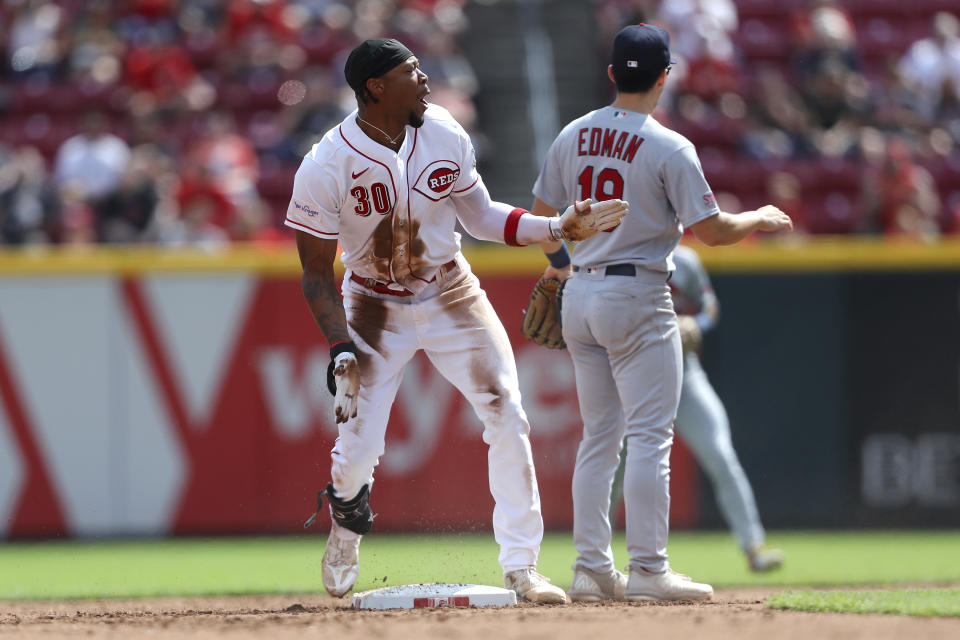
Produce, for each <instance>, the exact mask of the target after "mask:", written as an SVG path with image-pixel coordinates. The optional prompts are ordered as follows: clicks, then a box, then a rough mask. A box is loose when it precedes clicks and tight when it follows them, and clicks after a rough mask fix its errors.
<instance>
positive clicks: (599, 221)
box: [557, 198, 630, 242]
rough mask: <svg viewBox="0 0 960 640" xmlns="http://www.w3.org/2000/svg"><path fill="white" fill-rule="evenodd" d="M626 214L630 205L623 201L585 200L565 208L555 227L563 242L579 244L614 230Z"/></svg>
mask: <svg viewBox="0 0 960 640" xmlns="http://www.w3.org/2000/svg"><path fill="white" fill-rule="evenodd" d="M628 213H630V204H629V203H628V202H626V201H625V200H604V201H603V202H597V203H594V202H593V200H591V199H590V198H587V199H586V200H584V201H583V202H576V203H574V204H572V205H570V206H569V207H567V210H566V211H564V212H563V215H561V216H560V219H559V220H558V221H557V222H558V224H557V226H558V230H559V233H560V235H561V236H562V237H563V239H564V240H572V241H574V242H579V241H580V240H586V239H587V238H591V237H593V236H594V235H596V234H597V233H599V232H600V231H606V230H607V229H612V228H614V227H615V226H617V225H618V224H620V221H621V220H622V219H623V216H625V215H627V214H628ZM558 239H559V238H558Z"/></svg>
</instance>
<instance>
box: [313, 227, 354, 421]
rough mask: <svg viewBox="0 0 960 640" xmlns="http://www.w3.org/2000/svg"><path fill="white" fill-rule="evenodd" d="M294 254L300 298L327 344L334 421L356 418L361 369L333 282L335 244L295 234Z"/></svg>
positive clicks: (328, 382)
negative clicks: (297, 256)
mask: <svg viewBox="0 0 960 640" xmlns="http://www.w3.org/2000/svg"><path fill="white" fill-rule="evenodd" d="M297 251H298V252H299V254H300V264H301V265H303V280H302V283H301V286H302V287H303V297H304V298H306V300H307V306H308V307H310V312H311V313H312V314H313V317H314V319H315V320H316V321H317V326H319V327H320V331H322V332H323V335H324V336H325V337H326V338H327V341H328V342H329V343H330V366H329V367H328V368H327V389H328V390H329V391H330V393H331V394H333V398H334V400H333V407H334V413H335V414H336V419H337V422H338V423H340V422H346V421H347V420H349V419H350V418H355V417H357V398H358V395H359V390H360V366H359V364H358V361H357V347H356V345H355V344H354V343H353V341H352V340H350V334H349V333H348V332H347V316H346V313H345V312H344V310H343V298H342V297H341V296H340V292H339V291H338V290H337V285H336V283H335V282H334V279H333V263H334V260H336V257H337V241H336V240H327V239H323V238H317V237H315V236H312V235H310V234H309V233H305V232H303V231H297Z"/></svg>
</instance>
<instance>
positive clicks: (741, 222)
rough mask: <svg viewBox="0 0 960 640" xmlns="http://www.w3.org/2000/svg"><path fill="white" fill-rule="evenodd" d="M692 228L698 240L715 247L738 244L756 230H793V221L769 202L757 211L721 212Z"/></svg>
mask: <svg viewBox="0 0 960 640" xmlns="http://www.w3.org/2000/svg"><path fill="white" fill-rule="evenodd" d="M690 230H691V231H693V235H695V236H697V240H699V241H700V242H702V243H703V244H705V245H707V246H710V247H715V246H718V245H726V244H736V243H738V242H740V241H741V240H743V239H744V238H746V237H747V236H749V235H750V234H752V233H754V232H756V231H792V230H793V221H792V220H790V216H788V215H787V214H785V213H784V212H783V211H781V210H780V209H778V208H776V207H775V206H773V205H770V204H768V205H765V206H763V207H760V208H759V209H757V210H756V211H744V212H743V213H737V214H732V213H724V212H720V213H718V214H717V215H714V216H710V217H709V218H707V219H706V220H701V221H700V222H698V223H696V224H694V225H692V226H691V227H690Z"/></svg>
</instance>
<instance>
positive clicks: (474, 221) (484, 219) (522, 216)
mask: <svg viewBox="0 0 960 640" xmlns="http://www.w3.org/2000/svg"><path fill="white" fill-rule="evenodd" d="M453 202H454V206H455V207H456V208H457V217H458V218H459V220H460V222H461V223H462V224H463V228H464V229H466V231H467V233H469V234H470V235H472V236H473V237H474V238H477V239H479V240H493V241H495V242H503V243H504V244H508V245H511V246H524V245H528V244H534V243H539V242H544V241H548V240H571V241H580V240H586V239H587V238H590V237H592V236H593V235H595V234H597V233H598V232H600V231H606V230H608V229H612V228H613V227H615V226H617V225H618V224H620V220H622V219H623V216H625V215H627V214H628V213H629V208H628V205H627V203H626V202H624V201H623V200H606V201H604V202H598V203H593V202H592V201H591V200H589V199H587V200H584V201H583V202H578V203H576V204H572V205H570V206H569V207H567V209H566V211H564V212H563V215H561V216H560V217H559V218H557V217H555V216H554V217H549V218H545V217H542V216H535V215H531V214H530V212H529V211H527V210H526V209H521V208H519V207H514V206H512V205H509V204H505V203H503V202H495V201H493V200H491V199H490V194H489V193H488V192H487V189H486V187H485V186H483V185H482V184H481V186H480V187H479V188H476V189H473V190H472V191H470V192H469V193H468V194H466V195H463V196H460V197H457V198H455V199H454V201H453Z"/></svg>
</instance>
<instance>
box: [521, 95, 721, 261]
mask: <svg viewBox="0 0 960 640" xmlns="http://www.w3.org/2000/svg"><path fill="white" fill-rule="evenodd" d="M533 193H534V195H536V196H537V197H538V198H540V200H542V201H544V202H545V203H547V204H549V205H550V206H552V207H556V208H557V209H562V208H564V207H566V206H568V205H570V204H571V203H573V202H574V200H585V199H586V198H593V199H594V200H595V201H602V200H609V199H611V198H621V199H623V200H626V201H627V202H629V203H630V215H628V216H627V217H626V218H624V219H623V222H621V223H620V225H619V226H618V227H616V228H615V229H613V230H612V231H610V232H608V233H598V234H597V235H595V236H594V237H592V238H590V239H588V240H584V241H583V242H580V243H578V244H577V246H576V248H575V249H574V253H573V264H574V265H576V266H601V265H607V264H617V263H632V264H635V265H637V266H640V267H643V268H645V269H649V270H651V271H664V272H666V271H672V270H673V263H672V262H671V261H670V254H671V253H672V252H673V249H674V247H676V246H677V242H679V241H680V236H681V235H682V234H683V228H684V227H685V226H686V227H689V226H691V225H693V224H696V223H697V222H700V221H701V220H704V219H706V218H709V217H710V216H712V215H715V214H717V213H719V212H720V209H719V208H718V207H717V200H716V198H715V197H714V195H713V192H712V191H711V190H710V186H709V185H708V184H707V180H706V178H704V176H703V169H702V168H701V167H700V161H699V160H698V159H697V153H696V150H695V149H694V147H693V144H692V143H691V142H690V141H689V140H687V139H686V138H684V137H683V136H682V135H680V134H679V133H676V132H675V131H671V130H670V129H667V128H666V127H664V126H663V125H661V124H660V123H659V122H657V121H656V120H655V119H654V118H653V116H649V115H646V114H643V113H638V112H635V111H625V110H623V109H616V108H614V107H604V108H602V109H597V110H596V111H591V112H590V113H588V114H586V115H584V116H582V117H580V118H578V119H576V120H574V121H573V122H571V123H570V124H568V125H567V126H566V127H564V129H563V131H561V132H560V135H559V136H557V139H556V140H555V141H554V143H553V145H552V146H551V147H550V150H549V152H548V153H547V158H546V160H545V162H544V166H543V170H542V171H541V172H540V177H539V178H538V179H537V182H536V184H535V185H534V187H533Z"/></svg>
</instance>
